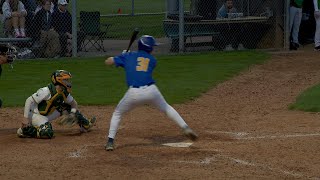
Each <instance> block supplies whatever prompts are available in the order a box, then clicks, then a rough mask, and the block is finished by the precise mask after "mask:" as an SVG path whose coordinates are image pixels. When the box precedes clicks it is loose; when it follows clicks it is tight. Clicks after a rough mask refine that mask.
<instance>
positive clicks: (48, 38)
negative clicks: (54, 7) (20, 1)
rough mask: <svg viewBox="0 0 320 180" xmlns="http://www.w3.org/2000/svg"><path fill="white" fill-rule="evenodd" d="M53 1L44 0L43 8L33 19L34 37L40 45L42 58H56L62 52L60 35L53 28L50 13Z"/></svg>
mask: <svg viewBox="0 0 320 180" xmlns="http://www.w3.org/2000/svg"><path fill="white" fill-rule="evenodd" d="M50 7H51V1H50V0H42V8H41V10H40V11H38V12H37V13H36V15H35V16H34V19H33V24H34V29H33V32H34V37H33V39H34V40H35V41H36V42H37V41H38V42H39V43H40V47H41V48H40V49H41V50H43V52H40V56H41V57H42V56H44V57H50V58H52V57H56V56H57V55H58V53H59V52H60V42H59V34H58V33H57V32H56V31H55V30H54V29H53V26H52V13H51V12H50Z"/></svg>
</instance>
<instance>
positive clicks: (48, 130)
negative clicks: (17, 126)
mask: <svg viewBox="0 0 320 180" xmlns="http://www.w3.org/2000/svg"><path fill="white" fill-rule="evenodd" d="M53 135H54V132H53V129H52V125H51V123H50V122H46V123H45V124H41V125H40V126H39V127H38V128H37V138H41V139H51V138H53Z"/></svg>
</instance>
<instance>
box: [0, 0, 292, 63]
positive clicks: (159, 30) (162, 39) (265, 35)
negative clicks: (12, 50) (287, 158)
mask: <svg viewBox="0 0 320 180" xmlns="http://www.w3.org/2000/svg"><path fill="white" fill-rule="evenodd" d="M21 2H22V3H24V6H25V9H26V10H27V12H28V13H27V16H25V25H24V26H25V27H24V28H23V27H18V28H19V29H20V30H21V29H25V31H26V34H25V36H26V37H23V38H21V32H20V34H16V33H15V31H16V28H13V29H11V30H10V32H11V34H10V33H9V30H7V29H6V23H5V21H4V23H3V26H2V28H3V32H4V33H3V38H0V41H1V40H2V42H7V41H8V42H9V43H13V44H16V45H17V46H18V47H19V48H20V52H21V54H20V55H21V58H53V57H68V56H98V55H107V54H108V55H115V54H119V53H120V52H122V50H124V49H126V48H127V46H128V43H129V39H130V36H131V34H132V32H133V30H134V29H135V28H139V30H140V34H139V35H143V34H148V35H152V36H154V37H155V38H156V39H157V41H158V42H159V43H160V45H159V47H157V48H155V53H158V54H168V53H177V52H180V53H183V52H190V51H203V50H205V51H220V50H226V51H229V50H242V49H281V48H286V47H287V41H288V38H287V34H288V33H287V28H286V27H287V25H286V24H287V18H286V17H287V14H288V13H287V11H286V10H287V9H288V8H287V7H288V2H289V1H288V0H285V1H279V0H233V1H226V0H153V1H150V0H149V1H148V0H139V1H137V0H136V1H135V0H108V1H105V0H96V1H88V0H70V2H69V1H67V0H53V1H50V0H37V1H36V0H21ZM64 10H66V11H67V12H64ZM49 12H50V13H49ZM3 14H4V13H3ZM18 22H19V23H20V21H18ZM19 23H18V26H20V24H19ZM16 36H17V37H16ZM136 48H137V45H136V43H134V45H133V46H132V49H136ZM30 52H32V53H30Z"/></svg>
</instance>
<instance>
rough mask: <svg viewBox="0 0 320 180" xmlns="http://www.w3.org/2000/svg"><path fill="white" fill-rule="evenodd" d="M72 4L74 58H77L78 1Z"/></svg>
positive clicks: (75, 0) (74, 0)
mask: <svg viewBox="0 0 320 180" xmlns="http://www.w3.org/2000/svg"><path fill="white" fill-rule="evenodd" d="M71 2H72V57H77V51H78V45H77V42H78V41H77V7H76V5H77V0H73V1H71Z"/></svg>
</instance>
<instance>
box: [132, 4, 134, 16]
mask: <svg viewBox="0 0 320 180" xmlns="http://www.w3.org/2000/svg"><path fill="white" fill-rule="evenodd" d="M131 16H134V0H132V1H131Z"/></svg>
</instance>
